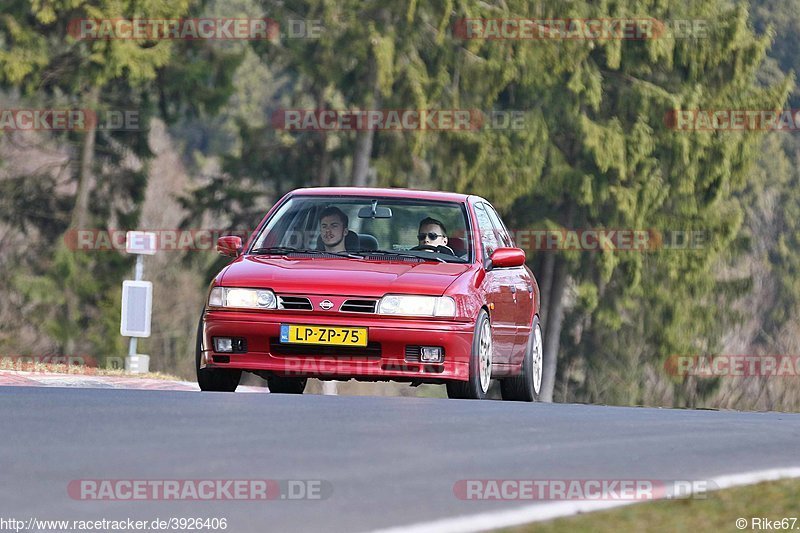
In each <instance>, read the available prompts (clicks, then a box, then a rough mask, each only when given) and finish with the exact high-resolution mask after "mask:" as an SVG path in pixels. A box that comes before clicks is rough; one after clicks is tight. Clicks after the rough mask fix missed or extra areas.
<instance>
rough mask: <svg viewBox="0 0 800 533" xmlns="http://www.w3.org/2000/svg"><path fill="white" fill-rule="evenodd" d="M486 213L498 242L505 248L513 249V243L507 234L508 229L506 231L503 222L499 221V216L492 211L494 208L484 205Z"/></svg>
mask: <svg viewBox="0 0 800 533" xmlns="http://www.w3.org/2000/svg"><path fill="white" fill-rule="evenodd" d="M486 212H487V213H488V214H489V218H490V219H492V224H493V225H494V228H495V229H496V230H497V233H498V236H499V238H500V241H501V242H502V243H503V246H505V247H513V246H514V242H513V241H512V240H511V236H510V235H509V234H508V229H506V226H505V224H503V221H502V220H500V215H498V214H497V211H495V210H494V207H492V206H490V205H486Z"/></svg>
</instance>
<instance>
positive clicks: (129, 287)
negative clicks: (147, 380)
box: [119, 231, 156, 374]
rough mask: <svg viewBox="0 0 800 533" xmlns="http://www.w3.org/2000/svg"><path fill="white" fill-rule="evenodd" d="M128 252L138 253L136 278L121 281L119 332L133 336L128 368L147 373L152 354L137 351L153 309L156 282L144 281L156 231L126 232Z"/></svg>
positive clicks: (132, 371) (146, 331) (127, 360)
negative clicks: (146, 259) (147, 260)
mask: <svg viewBox="0 0 800 533" xmlns="http://www.w3.org/2000/svg"><path fill="white" fill-rule="evenodd" d="M125 251H126V252H128V253H129V254H136V275H135V280H134V281H131V280H125V281H123V282H122V317H121V321H120V327H119V330H120V333H121V334H122V335H123V336H124V337H130V338H131V340H130V344H129V345H128V357H126V358H125V370H127V371H128V372H131V373H134V374H144V373H146V372H147V371H148V370H149V369H150V356H149V355H143V354H137V353H136V346H137V342H138V338H139V337H149V336H150V317H151V315H152V310H153V284H152V283H151V282H149V281H142V277H143V276H144V260H143V259H144V258H143V257H142V256H143V255H153V254H155V253H156V234H155V233H153V232H148V231H129V232H128V233H127V234H126V235H125Z"/></svg>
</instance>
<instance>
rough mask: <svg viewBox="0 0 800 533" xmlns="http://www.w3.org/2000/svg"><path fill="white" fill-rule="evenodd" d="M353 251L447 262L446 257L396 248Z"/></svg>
mask: <svg viewBox="0 0 800 533" xmlns="http://www.w3.org/2000/svg"><path fill="white" fill-rule="evenodd" d="M353 253H356V254H361V255H394V256H397V257H408V258H413V259H419V260H420V261H430V260H434V261H439V262H440V263H446V262H447V261H445V260H444V259H442V258H441V257H435V256H433V257H431V256H426V255H416V254H409V253H405V252H398V251H396V250H359V251H357V252H353Z"/></svg>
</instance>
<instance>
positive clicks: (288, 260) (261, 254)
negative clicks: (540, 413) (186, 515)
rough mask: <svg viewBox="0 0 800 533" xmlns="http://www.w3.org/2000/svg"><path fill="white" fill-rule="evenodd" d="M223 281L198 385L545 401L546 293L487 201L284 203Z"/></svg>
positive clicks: (215, 285)
mask: <svg viewBox="0 0 800 533" xmlns="http://www.w3.org/2000/svg"><path fill="white" fill-rule="evenodd" d="M217 250H218V251H219V252H220V253H221V254H224V255H229V256H232V257H235V258H236V259H234V260H233V261H232V262H231V263H230V264H229V265H228V266H226V267H225V268H223V269H222V271H221V272H220V273H219V274H217V276H216V277H215V278H214V280H213V281H212V283H211V287H210V290H209V293H208V299H207V302H206V308H205V310H204V311H203V315H202V317H201V319H200V323H199V325H198V331H197V354H196V367H197V381H198V383H199V385H200V388H201V389H202V390H205V391H234V390H236V387H237V385H238V383H239V379H240V377H241V374H242V371H248V372H253V373H256V374H258V375H260V376H262V377H264V378H265V379H266V380H267V382H268V384H269V388H270V390H271V391H272V392H277V393H294V394H300V393H302V392H303V390H304V389H305V386H306V381H307V379H308V378H310V377H313V378H320V379H324V380H348V379H357V380H361V381H389V380H391V381H400V382H410V383H411V384H412V385H418V384H421V383H434V384H446V386H447V394H448V396H449V397H450V398H472V399H482V398H484V397H485V396H486V392H487V390H488V389H489V382H490V379H497V380H500V385H501V391H502V396H503V399H507V400H519V401H536V400H537V399H538V395H539V390H540V387H541V382H542V331H541V328H540V326H539V286H538V284H537V283H536V279H535V278H534V276H533V274H531V271H530V270H529V269H528V268H527V267H526V266H525V252H524V251H523V250H521V249H519V248H515V247H514V243H513V241H512V239H511V235H510V233H509V231H508V230H507V229H506V227H505V225H504V224H503V222H502V221H501V220H500V217H499V216H498V215H497V212H496V211H495V210H494V208H493V207H492V206H491V205H490V204H489V202H487V201H486V200H484V199H483V198H480V197H477V196H469V195H464V194H454V193H444V192H429V191H412V190H404V189H368V188H313V189H299V190H296V191H293V192H291V193H289V194H287V195H286V196H284V197H283V198H282V199H281V200H280V201H279V202H278V203H277V204H275V206H274V207H273V208H272V209H271V210H270V211H269V213H268V214H267V216H266V217H265V218H264V220H263V221H262V222H261V224H260V225H259V227H258V229H257V230H256V231H255V232H254V233H253V235H252V236H251V237H250V239H249V240H248V242H247V243H246V245H244V246H243V245H242V240H241V239H240V238H239V237H232V236H229V237H222V238H220V239H219V242H218V243H217Z"/></svg>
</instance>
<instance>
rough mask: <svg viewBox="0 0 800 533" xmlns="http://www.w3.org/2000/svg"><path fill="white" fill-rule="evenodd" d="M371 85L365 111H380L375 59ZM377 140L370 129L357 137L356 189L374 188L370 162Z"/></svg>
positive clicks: (354, 181) (354, 165)
mask: <svg viewBox="0 0 800 533" xmlns="http://www.w3.org/2000/svg"><path fill="white" fill-rule="evenodd" d="M370 67H371V68H370V72H369V83H370V85H371V86H372V94H367V98H366V100H367V101H366V105H365V106H364V108H365V109H378V108H380V106H381V92H380V87H379V86H378V65H377V64H376V62H375V60H374V58H373V59H372V60H371V61H370ZM374 139H375V130H374V129H372V128H368V129H366V130H363V131H359V132H358V134H357V136H356V148H355V151H354V152H353V175H352V179H351V182H352V184H353V186H354V187H367V186H373V185H375V184H374V183H370V182H369V181H370V180H369V162H370V159H371V157H372V142H373V140H374Z"/></svg>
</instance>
